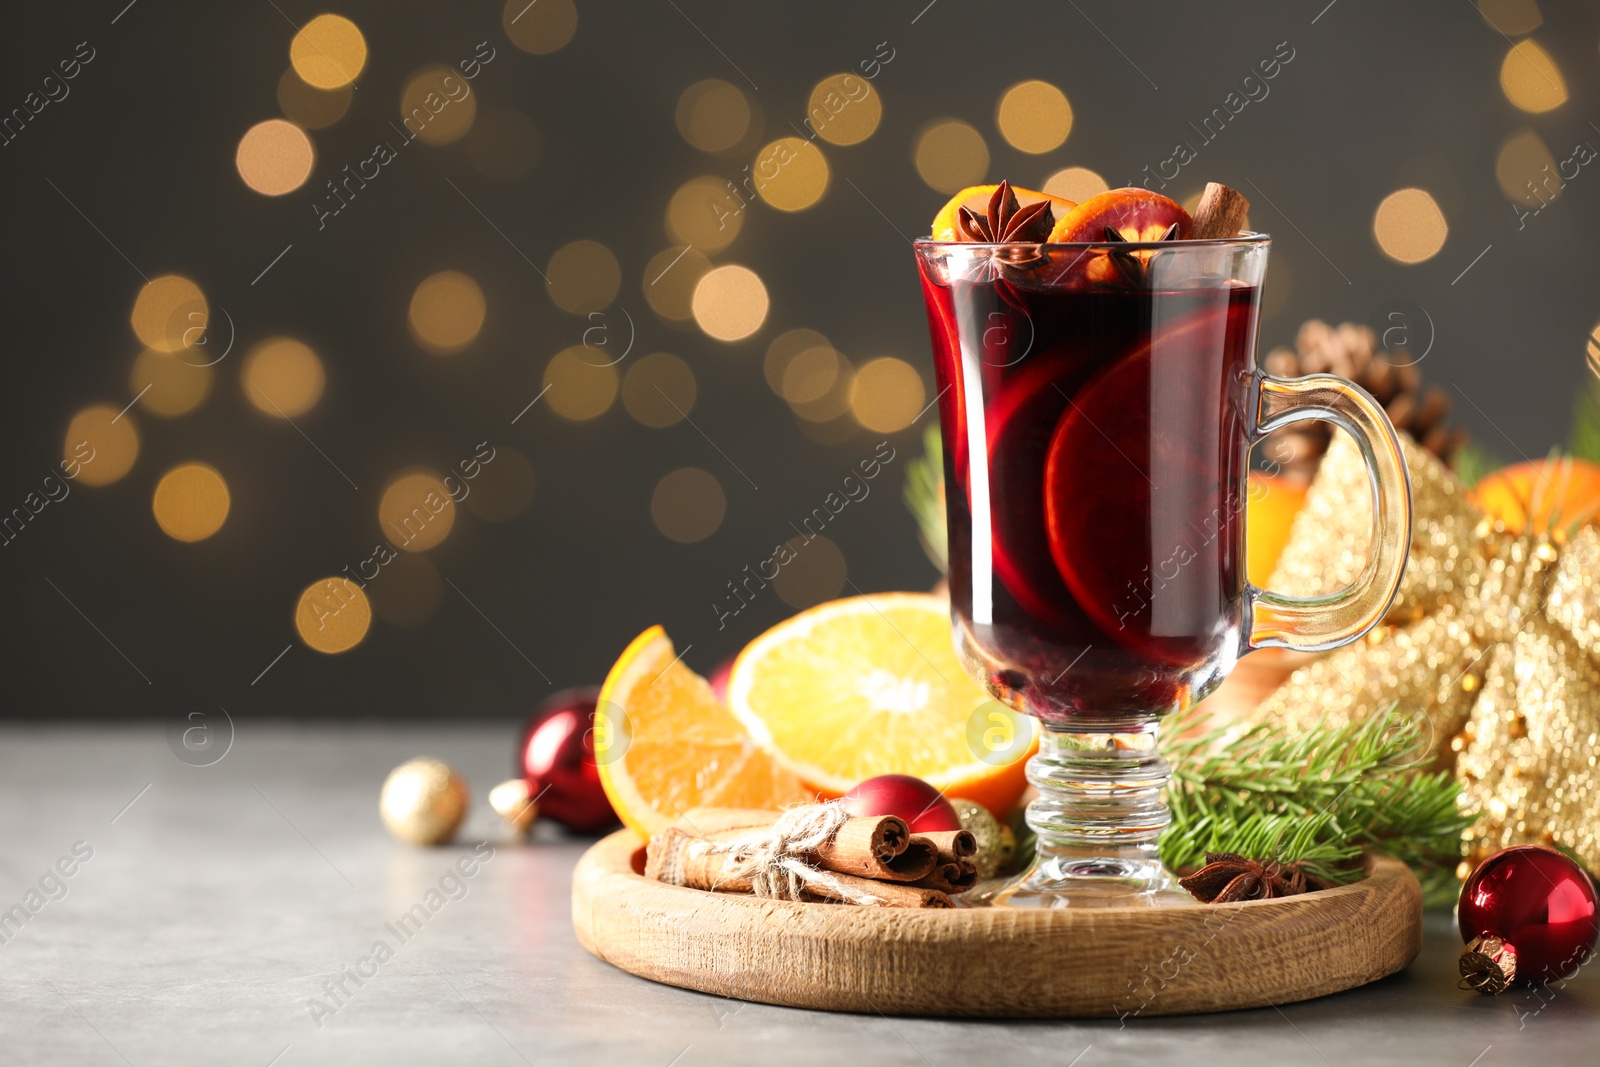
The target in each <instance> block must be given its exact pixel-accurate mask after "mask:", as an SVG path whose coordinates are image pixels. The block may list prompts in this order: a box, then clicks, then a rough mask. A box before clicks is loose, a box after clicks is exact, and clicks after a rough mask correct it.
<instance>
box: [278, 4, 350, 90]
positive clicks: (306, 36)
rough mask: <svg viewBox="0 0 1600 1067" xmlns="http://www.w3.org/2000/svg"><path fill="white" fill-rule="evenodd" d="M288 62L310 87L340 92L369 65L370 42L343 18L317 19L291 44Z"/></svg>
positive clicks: (326, 17) (328, 17)
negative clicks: (368, 46)
mask: <svg viewBox="0 0 1600 1067" xmlns="http://www.w3.org/2000/svg"><path fill="white" fill-rule="evenodd" d="M289 62H290V63H291V64H293V66H294V71H295V73H296V74H298V75H300V78H301V80H303V81H304V82H305V83H306V84H307V85H310V86H312V87H314V88H317V89H338V88H342V87H343V86H346V85H349V84H350V83H352V82H354V81H355V80H356V77H357V76H358V75H360V73H361V68H362V67H365V66H366V65H367V39H366V38H365V37H363V36H361V29H360V27H358V26H357V25H356V24H355V23H353V22H351V21H350V20H349V19H347V18H344V17H343V16H340V15H318V16H317V17H316V18H314V19H312V20H311V21H310V22H308V23H306V24H305V25H304V26H302V27H300V32H299V33H297V34H295V35H294V39H293V40H292V41H290V42H289Z"/></svg>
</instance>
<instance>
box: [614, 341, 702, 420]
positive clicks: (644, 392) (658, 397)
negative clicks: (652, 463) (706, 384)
mask: <svg viewBox="0 0 1600 1067" xmlns="http://www.w3.org/2000/svg"><path fill="white" fill-rule="evenodd" d="M695 393H696V389H695V381H694V371H693V370H691V369H690V368H689V364H687V363H685V362H684V361H683V360H681V359H679V358H678V357H677V356H674V355H671V354H670V353H667V352H655V353H652V354H651V355H648V356H645V357H644V358H642V359H640V360H638V361H636V362H635V363H634V364H633V365H632V366H631V367H629V368H628V373H627V374H626V375H625V376H624V377H623V379H622V406H623V407H625V408H627V409H628V414H629V415H632V416H633V417H634V420H635V421H637V422H639V423H640V424H641V425H644V426H653V427H656V428H657V429H660V428H662V427H666V426H673V425H676V424H677V423H679V422H681V421H682V420H683V419H684V417H685V416H687V415H688V414H689V412H690V411H692V410H694V399H695Z"/></svg>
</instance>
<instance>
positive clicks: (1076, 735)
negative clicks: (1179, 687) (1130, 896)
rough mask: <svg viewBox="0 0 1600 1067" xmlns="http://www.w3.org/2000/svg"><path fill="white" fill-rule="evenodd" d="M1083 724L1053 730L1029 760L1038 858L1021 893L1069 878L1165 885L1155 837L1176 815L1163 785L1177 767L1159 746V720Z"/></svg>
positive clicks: (1135, 888) (1116, 885)
mask: <svg viewBox="0 0 1600 1067" xmlns="http://www.w3.org/2000/svg"><path fill="white" fill-rule="evenodd" d="M1082 725H1085V724H1081V725H1080V727H1079V728H1078V729H1074V730H1066V729H1057V728H1049V727H1047V728H1046V729H1045V730H1043V731H1042V733H1041V735H1040V738H1039V752H1038V754H1037V755H1035V756H1034V757H1033V758H1032V759H1030V760H1029V761H1028V781H1029V782H1030V783H1031V784H1032V785H1033V786H1034V787H1035V788H1036V789H1038V790H1039V796H1038V799H1036V800H1034V801H1033V803H1031V804H1029V805H1028V815H1027V819H1028V826H1029V828H1030V829H1032V830H1033V832H1034V833H1035V834H1036V835H1037V845H1036V860H1035V863H1034V867H1033V872H1032V873H1033V874H1034V878H1033V880H1032V883H1030V882H1027V881H1025V882H1023V883H1021V884H1020V885H1019V886H1018V891H1019V892H1022V893H1026V892H1029V891H1030V889H1033V888H1037V889H1043V888H1045V887H1046V886H1049V885H1059V884H1060V883H1061V882H1063V881H1064V880H1066V879H1072V880H1074V881H1075V882H1077V883H1078V884H1080V885H1096V886H1099V887H1101V888H1104V889H1106V890H1108V891H1111V892H1115V893H1129V892H1149V891H1154V890H1159V889H1162V888H1165V886H1166V884H1167V881H1168V877H1169V876H1168V875H1167V872H1166V870H1165V869H1164V868H1163V867H1162V866H1161V857H1160V855H1159V854H1158V852H1157V850H1156V841H1157V839H1158V838H1159V837H1160V836H1161V831H1162V830H1164V829H1166V826H1167V822H1168V820H1169V818H1170V816H1169V813H1168V811H1167V804H1166V800H1165V799H1164V798H1163V796H1162V790H1163V789H1165V788H1166V784H1167V779H1168V778H1169V777H1170V776H1171V768H1169V767H1168V766H1167V761H1166V760H1164V759H1162V758H1161V754H1160V753H1159V752H1158V751H1157V750H1156V731H1157V727H1156V723H1155V721H1153V720H1150V721H1140V722H1120V723H1107V724H1105V726H1104V728H1103V729H1095V730H1089V729H1084V728H1082Z"/></svg>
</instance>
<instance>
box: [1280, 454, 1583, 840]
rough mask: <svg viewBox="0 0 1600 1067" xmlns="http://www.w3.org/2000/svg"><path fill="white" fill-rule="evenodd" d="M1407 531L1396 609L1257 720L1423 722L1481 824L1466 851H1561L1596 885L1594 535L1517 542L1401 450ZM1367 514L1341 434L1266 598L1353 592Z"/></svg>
mask: <svg viewBox="0 0 1600 1067" xmlns="http://www.w3.org/2000/svg"><path fill="white" fill-rule="evenodd" d="M1401 438H1402V443H1403V445H1404V447H1405V453H1406V462H1407V466H1408V467H1409V469H1410V472H1411V483H1412V494H1413V501H1414V515H1415V519H1414V523H1413V529H1412V538H1411V550H1410V555H1409V557H1408V560H1407V565H1406V573H1405V578H1404V579H1403V581H1402V582H1401V586H1400V593H1399V595H1398V597H1397V598H1396V600H1395V603H1394V605H1393V607H1392V608H1391V609H1390V611H1389V613H1388V615H1387V616H1386V617H1385V619H1384V620H1383V622H1381V623H1380V624H1379V625H1378V626H1377V627H1375V628H1374V629H1373V630H1372V632H1371V633H1369V634H1368V635H1367V636H1366V638H1364V639H1363V640H1361V641H1357V642H1356V643H1354V644H1352V645H1348V646H1346V647H1344V648H1342V649H1338V650H1336V651H1334V652H1331V653H1329V654H1327V655H1325V656H1323V657H1321V658H1319V659H1317V660H1316V661H1314V662H1312V663H1311V664H1309V665H1307V666H1305V667H1302V668H1301V669H1299V670H1298V671H1296V672H1295V673H1294V674H1293V675H1291V676H1290V678H1289V680H1288V681H1287V682H1285V683H1284V685H1283V686H1282V687H1281V688H1279V689H1278V690H1277V691H1276V692H1274V693H1273V694H1272V695H1271V696H1270V697H1268V698H1267V699H1266V700H1265V701H1264V702H1263V703H1262V704H1261V705H1260V706H1259V708H1258V709H1257V711H1256V713H1255V714H1256V715H1257V716H1259V717H1260V718H1261V719H1262V720H1263V721H1271V722H1278V723H1289V724H1291V725H1299V726H1310V725H1312V724H1314V723H1317V722H1324V721H1325V722H1330V723H1342V722H1349V721H1354V720H1359V719H1361V718H1364V717H1365V716H1367V715H1369V714H1371V713H1373V712H1374V711H1377V710H1380V709H1382V708H1384V707H1386V706H1388V705H1389V704H1391V703H1397V704H1398V705H1399V708H1400V710H1401V711H1403V712H1404V711H1417V712H1421V713H1424V714H1426V715H1427V717H1428V722H1429V725H1430V727H1431V729H1432V739H1431V743H1430V745H1429V753H1428V755H1429V758H1430V759H1431V760H1432V761H1433V763H1434V765H1435V766H1440V767H1453V768H1454V769H1455V771H1456V773H1457V774H1458V775H1459V777H1460V778H1461V782H1462V803H1463V805H1464V806H1465V807H1466V808H1467V810H1470V811H1473V812H1475V813H1477V816H1478V819H1477V822H1476V824H1475V825H1474V826H1473V827H1472V829H1471V830H1469V831H1468V833H1469V834H1470V837H1471V839H1472V842H1473V845H1474V849H1475V850H1482V851H1485V852H1486V851H1488V850H1492V849H1497V848H1503V847H1505V846H1507V845H1513V844H1526V843H1533V844H1546V845H1548V844H1559V845H1562V846H1564V847H1566V848H1569V849H1571V850H1573V852H1575V853H1576V854H1577V855H1578V856H1579V857H1580V858H1581V859H1582V861H1583V862H1584V864H1585V865H1587V866H1588V867H1589V868H1590V869H1591V870H1600V767H1597V753H1600V533H1597V532H1596V530H1595V529H1594V528H1592V527H1587V526H1586V527H1583V528H1582V529H1580V530H1578V531H1576V532H1575V533H1572V534H1570V536H1569V535H1568V534H1567V533H1566V532H1565V531H1563V530H1561V529H1552V530H1548V531H1539V532H1527V533H1513V532H1511V531H1509V530H1508V529H1507V528H1506V527H1505V526H1504V524H1502V523H1499V522H1496V521H1494V520H1492V519H1490V518H1488V517H1487V516H1485V515H1484V514H1483V513H1482V512H1481V511H1480V510H1479V509H1478V508H1477V506H1476V505H1475V504H1473V502H1472V501H1471V500H1470V499H1469V498H1468V494H1467V489H1466V487H1465V486H1464V485H1463V484H1462V483H1461V482H1460V481H1459V480H1458V479H1457V478H1456V477H1455V475H1453V474H1452V473H1451V472H1450V471H1449V470H1448V469H1446V468H1445V466H1444V464H1442V463H1441V462H1440V461H1439V459H1438V458H1437V457H1436V456H1434V455H1433V454H1431V453H1430V452H1428V451H1427V450H1425V449H1423V448H1421V447H1420V446H1418V445H1417V444H1416V443H1415V442H1414V441H1412V440H1411V439H1410V438H1408V437H1406V436H1405V435H1403V434H1402V435H1401ZM1371 515H1372V505H1371V489H1370V488H1369V482H1368V475H1367V471H1366V468H1365V466H1364V465H1363V464H1362V462H1361V457H1360V455H1359V453H1358V452H1357V451H1356V448H1355V445H1354V443H1353V442H1352V441H1351V440H1350V439H1349V437H1348V436H1346V435H1344V434H1339V435H1336V440H1335V441H1334V443H1333V445H1332V447H1331V448H1329V450H1328V454H1327V456H1326V457H1325V458H1324V459H1323V461H1322V465H1321V467H1320V469H1319V470H1318V473H1317V477H1316V480H1315V481H1314V482H1313V483H1312V486H1311V491H1310V493H1309V495H1308V497H1307V499H1306V505H1305V508H1304V509H1303V510H1302V512H1301V513H1300V514H1299V515H1298V516H1297V517H1296V519H1295V525H1294V528H1293V531H1292V533H1291V535H1290V539H1289V546H1288V548H1287V549H1286V550H1285V551H1284V554H1283V557H1282V559H1281V560H1280V561H1279V564H1278V570H1277V573H1276V574H1275V575H1274V576H1273V579H1272V581H1271V582H1270V583H1269V585H1270V587H1271V588H1272V589H1275V590H1278V591H1281V592H1284V593H1290V594H1294V595H1297V596H1312V595H1317V594H1323V593H1328V592H1332V591H1334V590H1337V589H1340V588H1342V587H1344V586H1347V585H1349V584H1351V582H1353V581H1354V580H1355V578H1356V577H1357V575H1358V574H1359V573H1360V571H1361V568H1362V566H1363V564H1364V563H1365V561H1366V555H1367V545H1368V543H1369V539H1370V525H1371V521H1372V519H1371Z"/></svg>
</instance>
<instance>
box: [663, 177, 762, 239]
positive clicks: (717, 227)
mask: <svg viewBox="0 0 1600 1067" xmlns="http://www.w3.org/2000/svg"><path fill="white" fill-rule="evenodd" d="M743 225H744V204H743V203H742V201H741V200H740V198H739V196H738V194H737V193H735V192H734V190H733V189H731V188H730V187H729V184H728V182H727V181H726V180H725V179H723V178H713V177H709V176H707V177H701V178H690V179H689V180H688V181H686V182H684V183H683V184H682V185H680V186H678V189H677V191H676V192H674V193H673V194H672V199H671V200H669V201H668V202H667V233H668V234H669V235H671V237H672V239H673V240H675V241H677V242H679V243H680V244H686V245H692V246H693V247H695V248H696V249H698V250H699V251H702V252H717V251H720V250H722V249H724V248H727V247H728V245H730V244H732V243H733V239H734V238H735V237H737V236H739V228H740V227H741V226H743Z"/></svg>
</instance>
